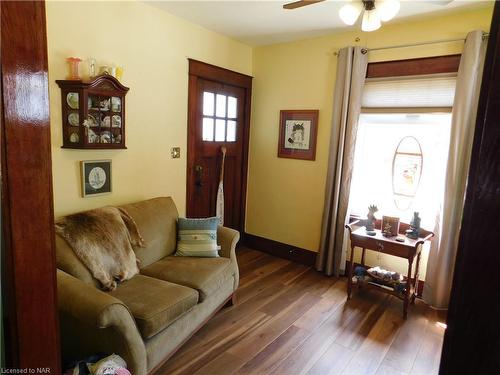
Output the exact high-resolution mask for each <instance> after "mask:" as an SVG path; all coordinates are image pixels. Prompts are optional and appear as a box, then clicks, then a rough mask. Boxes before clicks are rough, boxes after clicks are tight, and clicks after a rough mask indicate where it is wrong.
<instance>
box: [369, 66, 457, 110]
mask: <svg viewBox="0 0 500 375" xmlns="http://www.w3.org/2000/svg"><path fill="white" fill-rule="evenodd" d="M455 86H456V75H452V76H450V75H441V74H437V75H425V76H415V77H411V78H410V77H399V78H397V77H391V78H368V79H367V80H366V82H365V86H364V89H363V97H362V101H361V103H362V107H363V108H438V107H441V108H443V107H452V106H453V98H454V97H455Z"/></svg>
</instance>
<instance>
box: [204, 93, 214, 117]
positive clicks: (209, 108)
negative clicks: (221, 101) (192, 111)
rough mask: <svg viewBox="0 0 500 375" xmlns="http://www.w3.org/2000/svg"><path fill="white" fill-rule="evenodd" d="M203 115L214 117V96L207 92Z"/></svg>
mask: <svg viewBox="0 0 500 375" xmlns="http://www.w3.org/2000/svg"><path fill="white" fill-rule="evenodd" d="M203 114H204V115H205V116H213V115H214V94H213V93H211V92H207V91H205V92H204V93H203Z"/></svg>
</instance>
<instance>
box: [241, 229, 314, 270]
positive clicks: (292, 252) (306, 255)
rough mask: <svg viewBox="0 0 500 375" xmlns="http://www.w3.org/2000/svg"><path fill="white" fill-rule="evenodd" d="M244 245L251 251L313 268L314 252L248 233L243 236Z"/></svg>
mask: <svg viewBox="0 0 500 375" xmlns="http://www.w3.org/2000/svg"><path fill="white" fill-rule="evenodd" d="M244 244H245V246H248V247H249V248H251V249H255V250H260V251H263V252H265V253H268V254H271V255H274V256H277V257H279V258H283V259H288V260H291V261H292V262H296V263H300V264H304V265H306V266H314V264H315V262H316V255H317V254H318V253H316V252H315V251H311V250H306V249H302V248H300V247H296V246H292V245H287V244H285V243H282V242H278V241H274V240H269V239H267V238H264V237H259V236H256V235H253V234H250V233H245V234H244Z"/></svg>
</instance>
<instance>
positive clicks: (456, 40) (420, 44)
mask: <svg viewBox="0 0 500 375" xmlns="http://www.w3.org/2000/svg"><path fill="white" fill-rule="evenodd" d="M489 36H490V34H489V33H483V40H484V39H487V38H488V37H489ZM464 41H465V38H458V39H441V40H433V41H431V42H420V43H411V44H398V45H394V46H387V47H377V48H364V49H363V50H364V51H363V53H366V52H370V51H381V50H385V49H395V48H408V47H418V46H425V45H429V44H440V43H452V42H464ZM365 51H366V52H365ZM334 54H335V55H338V54H339V53H338V51H337V52H335V53H334Z"/></svg>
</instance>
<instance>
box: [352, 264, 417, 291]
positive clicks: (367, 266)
mask: <svg viewBox="0 0 500 375" xmlns="http://www.w3.org/2000/svg"><path fill="white" fill-rule="evenodd" d="M350 266H351V262H350V261H348V260H347V261H346V263H345V276H347V272H348V269H349V267H350ZM357 266H361V264H360V263H356V262H354V268H356V267H357ZM364 267H365V268H370V267H375V266H369V265H367V264H365V266H364ZM424 283H425V281H424V280H418V290H417V297H419V298H421V297H422V292H423V291H424Z"/></svg>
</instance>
